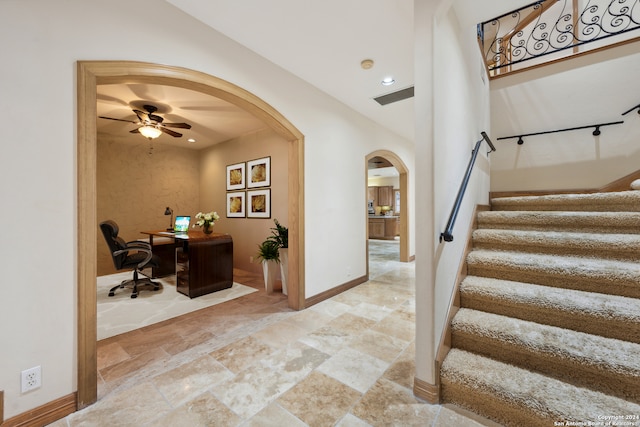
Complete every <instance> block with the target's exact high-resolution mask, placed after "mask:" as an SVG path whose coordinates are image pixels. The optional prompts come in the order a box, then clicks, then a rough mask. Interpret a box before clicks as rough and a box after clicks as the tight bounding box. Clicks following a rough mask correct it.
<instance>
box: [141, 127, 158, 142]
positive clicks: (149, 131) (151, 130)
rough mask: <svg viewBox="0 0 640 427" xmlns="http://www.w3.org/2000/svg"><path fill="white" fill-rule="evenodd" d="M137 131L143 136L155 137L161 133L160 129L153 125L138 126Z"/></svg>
mask: <svg viewBox="0 0 640 427" xmlns="http://www.w3.org/2000/svg"><path fill="white" fill-rule="evenodd" d="M138 132H140V133H141V134H142V136H144V137H145V138H149V139H156V138H157V137H159V136H160V135H161V134H162V131H161V130H160V129H158V128H157V127H155V126H148V125H147V126H142V127H141V128H138Z"/></svg>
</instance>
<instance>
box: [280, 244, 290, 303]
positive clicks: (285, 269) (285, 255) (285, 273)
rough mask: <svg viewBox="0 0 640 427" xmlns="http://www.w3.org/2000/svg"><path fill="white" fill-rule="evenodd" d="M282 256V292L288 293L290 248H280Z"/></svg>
mask: <svg viewBox="0 0 640 427" xmlns="http://www.w3.org/2000/svg"><path fill="white" fill-rule="evenodd" d="M278 253H279V257H280V276H281V277H282V293H283V294H285V295H288V293H287V292H288V291H287V279H288V278H289V248H280V249H278Z"/></svg>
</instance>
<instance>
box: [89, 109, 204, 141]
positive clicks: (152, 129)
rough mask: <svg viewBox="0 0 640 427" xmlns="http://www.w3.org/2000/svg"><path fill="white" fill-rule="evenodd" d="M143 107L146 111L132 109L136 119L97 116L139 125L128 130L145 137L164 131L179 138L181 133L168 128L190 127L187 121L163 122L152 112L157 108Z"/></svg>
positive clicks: (154, 135) (158, 134)
mask: <svg viewBox="0 0 640 427" xmlns="http://www.w3.org/2000/svg"><path fill="white" fill-rule="evenodd" d="M143 108H144V109H145V110H146V111H140V110H136V109H134V110H133V112H134V113H135V114H136V116H138V120H137V121H135V120H125V119H116V118H113V117H105V116H98V117H99V118H101V119H108V120H117V121H119V122H128V123H133V124H135V125H138V126H139V127H138V128H136V129H134V130H132V131H129V132H130V133H139V134H141V135H142V136H144V137H145V138H149V139H155V138H157V137H159V136H160V135H161V134H163V133H166V134H167V135H171V136H173V137H175V138H180V137H181V136H182V134H181V133H179V132H176V131H173V130H171V129H168V128H181V129H191V125H190V124H188V123H163V122H164V118H162V117H160V116H159V115H157V114H154V113H155V112H156V111H158V108H157V107H155V106H153V105H143Z"/></svg>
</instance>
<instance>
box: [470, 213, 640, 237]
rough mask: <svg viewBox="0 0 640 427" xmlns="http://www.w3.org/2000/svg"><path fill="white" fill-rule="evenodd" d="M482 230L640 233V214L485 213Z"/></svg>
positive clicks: (480, 214)
mask: <svg viewBox="0 0 640 427" xmlns="http://www.w3.org/2000/svg"><path fill="white" fill-rule="evenodd" d="M478 227H479V228H499V229H518V230H549V231H575V232H590V233H618V234H622V233H640V212H572V211H569V212H563V211H484V212H479V213H478Z"/></svg>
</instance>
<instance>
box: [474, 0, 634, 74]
mask: <svg viewBox="0 0 640 427" xmlns="http://www.w3.org/2000/svg"><path fill="white" fill-rule="evenodd" d="M637 29H640V0H541V1H537V2H535V3H532V4H530V5H528V6H525V7H523V8H520V9H517V10H514V11H512V12H509V13H506V14H504V15H502V16H499V17H497V18H494V19H491V20H489V21H486V22H483V23H481V24H478V38H479V41H480V45H481V46H482V49H483V55H484V58H485V62H486V64H487V68H488V70H489V72H490V74H492V75H496V74H502V73H505V72H508V71H513V70H514V68H513V67H514V66H515V65H517V64H521V63H523V62H525V61H532V60H535V59H536V58H541V57H543V56H546V55H550V54H553V53H557V52H564V51H566V50H567V49H572V48H573V52H565V53H566V55H572V54H575V53H578V52H577V51H578V47H579V46H582V45H585V44H587V43H593V42H596V41H600V40H603V39H606V38H609V37H613V36H617V35H620V34H624V33H628V32H630V31H633V30H637ZM633 37H634V36H633V35H630V37H629V38H633ZM550 59H555V58H550ZM533 62H536V61H533ZM538 62H539V61H538ZM528 64H531V62H529V63H528ZM528 64H527V65H528ZM531 65H533V64H531Z"/></svg>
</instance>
